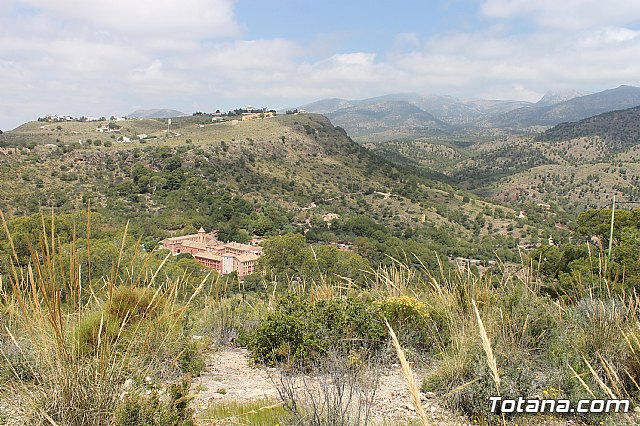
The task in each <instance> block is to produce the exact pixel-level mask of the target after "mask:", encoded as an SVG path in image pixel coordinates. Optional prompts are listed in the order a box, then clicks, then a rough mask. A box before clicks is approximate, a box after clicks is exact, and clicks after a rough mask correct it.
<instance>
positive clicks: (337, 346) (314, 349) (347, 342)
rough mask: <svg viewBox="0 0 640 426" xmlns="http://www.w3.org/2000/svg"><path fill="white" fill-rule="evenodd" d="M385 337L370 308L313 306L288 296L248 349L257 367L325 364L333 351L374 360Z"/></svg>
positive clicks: (330, 303) (344, 302) (341, 303)
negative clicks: (323, 359) (355, 353)
mask: <svg viewBox="0 0 640 426" xmlns="http://www.w3.org/2000/svg"><path fill="white" fill-rule="evenodd" d="M386 336H387V333H386V329H385V326H384V323H383V321H382V320H381V317H380V315H379V312H378V310H377V308H376V307H375V306H373V305H371V304H365V303H363V302H361V301H358V300H355V299H351V298H347V299H327V300H317V301H313V302H312V301H308V300H305V299H303V298H302V297H300V296H294V295H287V296H285V297H283V298H281V299H280V300H278V302H277V304H276V307H275V310H274V311H273V312H270V313H268V314H267V315H266V316H265V317H264V318H263V319H262V321H261V322H260V324H259V326H258V328H257V329H256V330H255V331H254V332H252V333H251V334H250V335H249V336H248V338H247V345H248V347H249V349H250V350H251V351H252V355H253V358H254V359H255V361H257V362H262V363H267V364H275V363H277V362H281V361H287V360H288V361H292V362H303V363H304V362H309V361H312V360H316V359H319V358H321V357H322V356H324V355H325V354H326V353H327V351H328V350H329V349H332V350H338V351H344V353H347V352H349V350H353V349H355V350H363V351H364V352H366V353H368V354H371V353H372V351H375V350H377V349H379V348H380V347H381V345H382V343H383V342H385V341H386ZM366 355H367V354H365V356H366Z"/></svg>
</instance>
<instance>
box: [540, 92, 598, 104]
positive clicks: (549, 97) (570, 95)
mask: <svg viewBox="0 0 640 426" xmlns="http://www.w3.org/2000/svg"><path fill="white" fill-rule="evenodd" d="M590 94H591V92H587V91H585V90H578V89H567V90H551V91H548V92H547V93H545V94H544V96H543V97H542V98H541V99H540V100H539V101H538V102H536V105H537V106H551V105H555V104H559V103H560V102H565V101H568V100H571V99H574V98H579V97H580V96H586V95H590Z"/></svg>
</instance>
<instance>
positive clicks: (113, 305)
mask: <svg viewBox="0 0 640 426" xmlns="http://www.w3.org/2000/svg"><path fill="white" fill-rule="evenodd" d="M154 294H155V290H154V289H153V288H149V287H134V286H122V287H117V288H115V289H114V290H113V294H112V295H111V298H110V299H109V303H108V305H107V311H108V313H109V314H110V315H113V317H115V318H117V319H118V321H120V323H122V321H124V320H125V319H126V320H127V322H131V321H137V320H141V319H144V318H155V317H156V316H158V315H159V314H160V313H161V312H162V310H163V309H164V304H163V302H162V301H161V300H162V299H161V298H159V297H156V298H155V300H154Z"/></svg>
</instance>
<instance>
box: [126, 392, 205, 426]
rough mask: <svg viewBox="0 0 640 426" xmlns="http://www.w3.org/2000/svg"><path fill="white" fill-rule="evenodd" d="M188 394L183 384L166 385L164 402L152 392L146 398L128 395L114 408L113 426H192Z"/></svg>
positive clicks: (135, 394)
mask: <svg viewBox="0 0 640 426" xmlns="http://www.w3.org/2000/svg"><path fill="white" fill-rule="evenodd" d="M188 393H189V383H188V382H187V381H183V382H182V383H179V384H176V383H174V384H172V385H170V386H169V388H168V390H167V394H168V395H167V398H163V397H161V396H160V394H159V393H158V392H157V391H155V390H154V391H152V392H151V393H150V394H149V395H146V396H143V395H141V394H140V393H135V392H134V393H129V394H127V395H125V397H124V399H123V401H122V403H121V404H120V406H119V407H118V408H117V410H116V414H115V422H114V423H115V425H116V426H194V425H195V423H194V420H193V414H194V413H193V409H191V408H189V398H188V397H187V396H188Z"/></svg>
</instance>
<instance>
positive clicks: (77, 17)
mask: <svg viewBox="0 0 640 426" xmlns="http://www.w3.org/2000/svg"><path fill="white" fill-rule="evenodd" d="M22 3H23V4H26V5H28V6H31V7H33V8H36V9H37V10H40V11H43V12H44V13H47V14H55V16H56V17H57V19H58V20H59V22H61V23H63V24H64V23H67V24H68V25H73V26H76V27H77V26H80V27H83V26H84V27H86V29H87V30H89V31H92V32H94V33H99V32H102V33H103V34H107V35H111V36H135V37H141V38H145V39H153V38H160V39H169V40H171V39H183V38H189V39H190V38H194V37H195V38H205V37H230V36H237V35H238V34H239V29H240V27H239V26H238V24H237V23H236V22H235V20H234V15H233V6H234V1H233V0H180V1H175V0H135V1H131V0H110V1H108V2H105V1H104V0H81V1H68V0H22ZM131 42H134V43H135V42H136V40H131Z"/></svg>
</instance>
